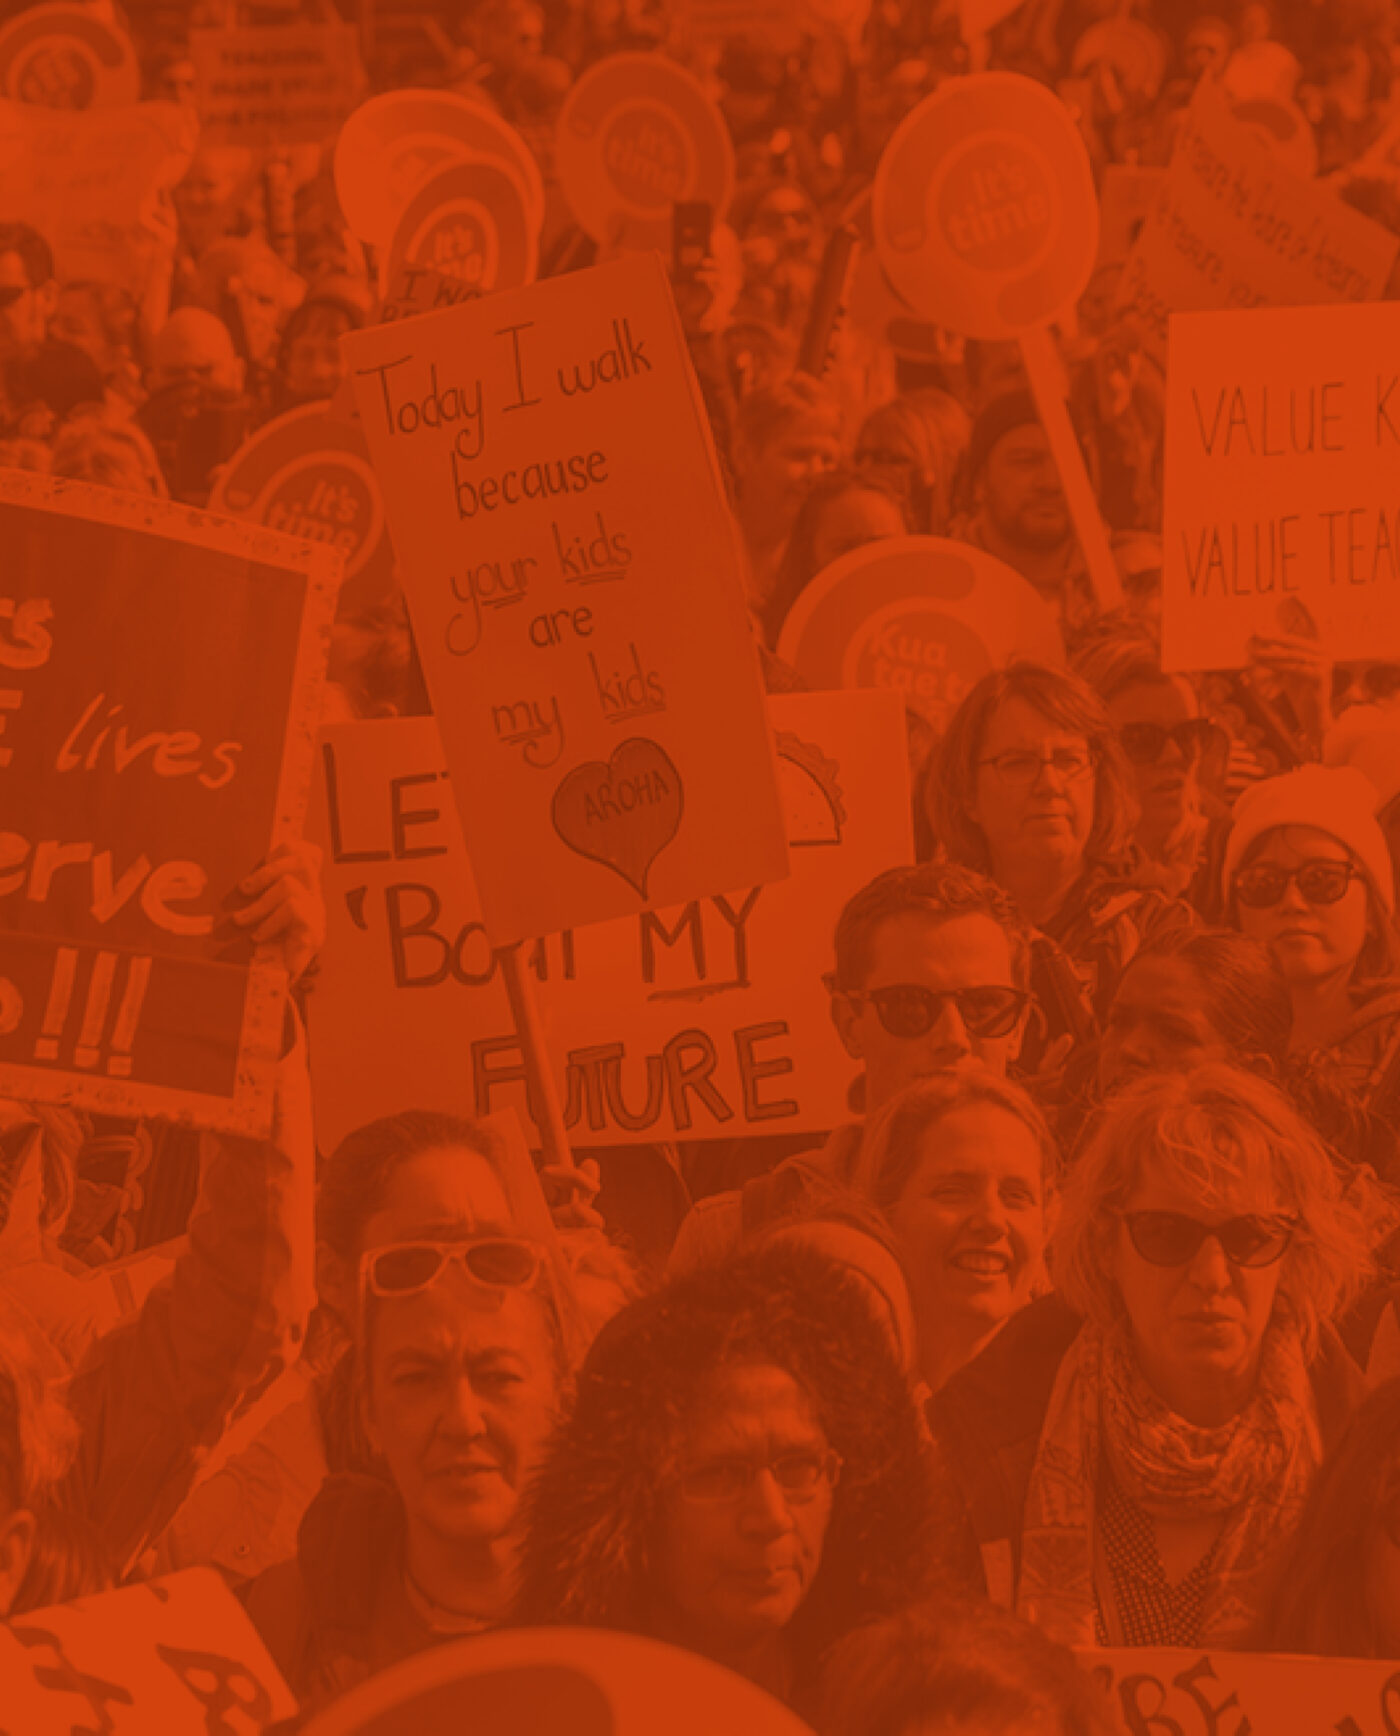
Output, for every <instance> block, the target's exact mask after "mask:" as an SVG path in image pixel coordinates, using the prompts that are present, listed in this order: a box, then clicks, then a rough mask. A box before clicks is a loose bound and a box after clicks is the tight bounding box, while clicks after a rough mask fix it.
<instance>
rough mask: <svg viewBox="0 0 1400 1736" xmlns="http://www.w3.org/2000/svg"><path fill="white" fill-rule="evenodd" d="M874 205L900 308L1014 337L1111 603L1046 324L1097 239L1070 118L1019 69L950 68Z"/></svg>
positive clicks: (1089, 187) (891, 152)
mask: <svg viewBox="0 0 1400 1736" xmlns="http://www.w3.org/2000/svg"><path fill="white" fill-rule="evenodd" d="M872 217H873V221H874V228H875V245H876V247H877V248H878V250H879V254H880V262H881V264H882V265H883V266H884V268H885V272H886V275H887V276H888V277H889V280H890V282H891V284H892V285H893V286H894V288H895V289H896V290H897V291H898V293H899V294H900V295H902V296H903V297H904V299H905V301H907V302H908V303H909V305H910V306H911V307H913V308H916V309H917V310H918V311H919V312H920V313H922V314H923V315H924V316H925V317H926V318H928V319H931V320H935V321H937V322H938V324H940V325H944V326H947V327H949V328H950V329H951V330H953V331H956V332H961V333H962V334H963V336H964V337H970V338H987V339H1002V340H1007V339H1010V340H1014V341H1017V342H1019V343H1020V345H1021V351H1022V355H1023V356H1024V358H1025V363H1026V372H1027V374H1028V375H1029V376H1030V383H1031V388H1032V390H1033V391H1034V393H1035V398H1036V404H1037V407H1038V408H1039V410H1040V419H1041V421H1042V422H1043V423H1044V425H1045V433H1046V436H1047V438H1048V439H1049V441H1050V445H1051V448H1052V450H1053V451H1054V454H1055V460H1056V463H1057V464H1058V466H1059V471H1060V480H1061V482H1062V484H1063V486H1064V490H1065V497H1066V500H1067V501H1068V504H1069V508H1070V512H1071V514H1072V515H1073V518H1074V524H1075V529H1076V531H1077V532H1078V534H1079V540H1080V542H1081V544H1082V545H1083V548H1084V554H1085V558H1086V560H1087V562H1088V566H1089V574H1090V577H1091V579H1092V581H1093V585H1094V590H1095V593H1096V594H1097V596H1098V599H1099V603H1100V606H1101V607H1104V608H1111V607H1113V606H1115V605H1117V604H1119V603H1121V602H1122V587H1121V585H1120V583H1119V580H1118V572H1117V568H1116V567H1115V566H1114V564H1113V555H1112V552H1111V551H1110V549H1109V546H1108V537H1107V535H1106V534H1105V532H1104V528H1103V521H1102V519H1101V518H1100V516H1099V509H1098V503H1097V501H1096V500H1095V498H1094V491H1093V489H1092V487H1091V486H1090V483H1089V478H1088V474H1087V472H1086V471H1085V468H1084V459H1083V455H1082V454H1081V452H1080V450H1079V445H1078V442H1077V440H1076V439H1075V436H1074V429H1073V427H1072V425H1071V423H1070V419H1069V412H1068V410H1067V409H1066V408H1065V401H1064V388H1063V381H1062V378H1061V375H1062V372H1063V370H1062V368H1061V364H1060V361H1059V357H1058V354H1057V352H1056V350H1055V347H1054V344H1053V341H1052V340H1051V337H1050V333H1049V327H1050V324H1051V322H1052V321H1053V320H1055V319H1056V318H1057V317H1058V316H1060V315H1061V314H1063V313H1064V312H1065V311H1066V310H1067V309H1069V308H1072V307H1073V305H1074V304H1075V302H1076V301H1077V300H1078V299H1079V297H1080V296H1081V295H1082V294H1083V293H1084V290H1085V288H1086V287H1087V285H1088V282H1089V279H1090V277H1091V276H1092V275H1093V270H1094V260H1095V256H1096V254H1097V251H1098V201H1097V198H1096V196H1095V193H1094V176H1093V170H1092V168H1091V167H1090V163H1089V155H1088V152H1087V150H1086V149H1085V146H1084V141H1083V139H1082V138H1081V137H1080V134H1079V129H1078V128H1077V127H1076V125H1075V123H1074V120H1073V117H1072V116H1071V115H1070V113H1069V111H1068V110H1067V109H1066V108H1065V106H1064V104H1063V103H1062V102H1061V101H1060V100H1059V98H1058V97H1056V96H1055V95H1054V94H1053V92H1051V91H1048V90H1047V89H1046V88H1045V87H1044V86H1043V85H1040V84H1037V83H1036V82H1035V80H1034V79H1031V78H1024V77H1022V76H1021V75H1020V74H1019V73H1011V72H986V73H978V74H976V75H975V76H974V77H970V78H953V79H949V80H948V81H947V83H946V84H944V85H943V86H942V87H941V88H940V89H939V90H937V91H936V92H935V93H934V94H933V95H932V96H931V97H927V98H926V99H925V100H924V101H923V102H921V103H920V104H919V106H918V107H917V108H916V109H914V110H913V111H912V113H910V114H908V115H906V116H905V118H904V120H903V121H902V122H901V123H900V126H899V128H898V130H897V131H896V132H895V135H894V137H893V138H892V139H891V140H890V142H889V144H888V145H887V146H886V148H885V152H884V155H883V156H882V157H881V159H880V165H879V168H878V169H877V170H876V174H875V193H874V201H873V206H872Z"/></svg>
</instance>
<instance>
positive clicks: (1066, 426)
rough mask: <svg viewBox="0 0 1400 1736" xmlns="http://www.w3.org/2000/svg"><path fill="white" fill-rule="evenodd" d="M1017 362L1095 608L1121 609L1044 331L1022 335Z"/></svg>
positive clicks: (1057, 363) (1055, 358) (1118, 583)
mask: <svg viewBox="0 0 1400 1736" xmlns="http://www.w3.org/2000/svg"><path fill="white" fill-rule="evenodd" d="M1020 344H1021V357H1022V359H1023V360H1024V362H1025V364H1026V373H1027V375H1028V376H1029V378H1030V385H1031V393H1032V395H1033V396H1034V398H1035V406H1036V409H1037V410H1038V411H1039V412H1040V420H1041V425H1042V426H1043V427H1044V429H1045V437H1046V439H1047V440H1049V442H1050V450H1051V452H1052V453H1053V454H1054V458H1055V466H1056V469H1058V471H1059V473H1060V485H1061V487H1063V489H1064V491H1065V500H1066V501H1067V502H1068V504H1069V513H1070V518H1071V519H1072V520H1073V521H1074V529H1075V534H1076V535H1077V536H1078V538H1079V546H1080V547H1081V548H1082V549H1083V550H1084V559H1085V562H1086V563H1087V565H1088V568H1089V582H1090V584H1092V585H1093V587H1094V596H1095V598H1096V599H1097V601H1098V605H1099V608H1100V609H1102V610H1104V611H1105V612H1107V611H1108V610H1110V609H1121V608H1122V607H1123V582H1122V580H1121V579H1120V578H1119V576H1118V565H1117V562H1116V561H1115V560H1114V558H1113V550H1112V549H1111V548H1110V547H1109V543H1108V532H1107V531H1106V530H1105V529H1104V523H1103V518H1102V516H1101V514H1100V512H1099V503H1098V501H1097V500H1096V499H1095V497H1094V488H1093V484H1092V483H1091V482H1090V481H1089V472H1088V471H1087V470H1086V469H1085V467H1084V454H1083V453H1082V452H1081V451H1080V449H1079V441H1078V438H1077V437H1076V435H1075V432H1074V424H1073V422H1071V421H1070V417H1069V409H1068V407H1067V405H1066V404H1065V400H1064V394H1063V392H1062V390H1061V379H1062V377H1063V371H1064V369H1063V363H1062V362H1061V360H1060V355H1059V351H1058V350H1057V349H1056V347H1055V340H1054V339H1053V338H1052V337H1051V335H1050V328H1049V327H1048V326H1032V327H1031V328H1029V329H1028V330H1026V331H1023V332H1022V333H1021V334H1020Z"/></svg>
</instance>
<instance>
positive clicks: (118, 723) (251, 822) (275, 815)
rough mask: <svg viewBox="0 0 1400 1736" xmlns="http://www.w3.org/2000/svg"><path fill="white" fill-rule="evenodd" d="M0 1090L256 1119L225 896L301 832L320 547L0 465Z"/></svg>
mask: <svg viewBox="0 0 1400 1736" xmlns="http://www.w3.org/2000/svg"><path fill="white" fill-rule="evenodd" d="M0 544H3V546H4V548H5V551H6V570H5V577H4V581H3V584H2V585H0V593H2V594H0V682H2V683H3V685H2V686H0V720H2V721H3V724H4V733H3V737H0V816H3V818H0V825H3V827H4V830H3V831H0V1096H7V1097H18V1098H21V1099H29V1098H32V1099H35V1100H37V1101H39V1102H66V1103H72V1104H75V1105H77V1106H79V1107H85V1108H90V1109H95V1110H99V1111H103V1112H106V1113H109V1114H115V1115H152V1114H157V1115H164V1116H169V1117H172V1118H176V1119H180V1120H186V1121H190V1122H195V1123H199V1124H203V1125H207V1126H211V1127H224V1128H228V1129H230V1130H232V1131H234V1132H244V1133H249V1134H252V1135H260V1134H262V1133H264V1132H265V1131H266V1129H267V1127H268V1125H269V1123H270V1116H271V1093H272V1071H273V1066H274V1063H275V1059H276V1056H277V1054H278V1053H279V1045H280V1042H281V1036H282V1011H283V988H284V980H283V974H282V972H281V970H280V969H279V968H278V967H277V966H276V965H274V964H273V963H272V962H271V961H270V959H268V958H266V957H264V956H262V955H257V956H255V955H254V953H253V950H252V947H251V944H250V943H249V942H248V941H247V938H246V936H244V935H243V933H242V931H240V930H237V929H234V928H232V927H231V926H229V925H228V924H227V922H226V917H227V913H228V912H229V910H230V909H231V908H232V907H233V905H234V904H235V903H236V902H238V894H237V888H238V884H239V882H240V881H241V880H242V878H243V877H244V876H245V875H246V874H247V873H248V872H249V871H250V870H251V869H252V868H253V867H255V866H256V865H257V864H258V863H259V862H261V861H262V860H263V858H264V857H265V856H266V855H267V854H268V852H269V851H270V850H271V849H272V848H274V847H275V846H277V845H278V844H281V843H283V842H288V841H290V840H292V839H293V838H295V837H297V836H298V835H299V830H300V820H301V816H302V809H303V806H304V802H305V798H306V794H307V790H308V785H309V781H310V774H311V764H312V746H313V743H312V730H313V725H314V722H315V719H316V717H317V715H318V711H319V706H320V699H321V686H322V679H323V666H324V657H325V648H324V633H325V628H326V625H327V623H328V621H329V616H330V611H331V607H332V603H333V598H334V594H335V586H336V583H337V581H338V578H339V566H340V559H339V556H338V555H336V554H335V553H333V552H332V551H331V550H330V549H327V548H324V547H321V546H316V545H311V544H308V543H302V542H294V541H292V540H290V539H288V538H284V537H277V536H274V535H272V534H271V533H269V532H267V531H263V530H260V529H258V528H256V527H254V526H248V525H240V524H238V523H236V522H235V521H233V520H229V519H215V518H210V517H206V516H205V515H204V514H201V513H194V512H191V511H190V510H189V509H187V508H183V507H177V506H173V505H169V504H167V503H165V502H161V501H155V500H150V499H146V498H144V497H139V496H135V495H126V494H117V493H114V492H112V491H110V490H108V489H103V488H90V487H88V486H87V485H86V484H82V483H72V482H56V481H53V480H50V479H49V478H46V477H39V476H35V475H31V474H29V473H27V472H22V471H8V472H3V473H0Z"/></svg>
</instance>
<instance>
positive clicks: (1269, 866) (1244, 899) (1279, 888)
mask: <svg viewBox="0 0 1400 1736" xmlns="http://www.w3.org/2000/svg"><path fill="white" fill-rule="evenodd" d="M1357 877H1358V876H1357V870H1356V869H1355V868H1354V867H1353V866H1352V865H1351V863H1350V862H1326V861H1314V862H1304V863H1302V864H1300V866H1298V867H1297V868H1284V867H1281V866H1279V865H1278V864H1277V863H1274V862H1261V863H1259V864H1258V866H1257V867H1254V868H1241V869H1240V871H1239V873H1238V874H1236V876H1235V897H1236V898H1238V899H1239V901H1240V903H1241V904H1242V905H1244V907H1245V909H1246V910H1268V909H1270V908H1272V906H1273V905H1275V904H1278V903H1280V902H1281V901H1282V899H1283V895H1284V893H1285V892H1287V890H1288V888H1289V886H1290V885H1291V884H1292V883H1293V882H1294V881H1295V880H1296V881H1297V883H1298V890H1299V891H1300V892H1301V893H1302V895H1303V897H1304V898H1305V899H1306V900H1307V902H1308V903H1309V904H1336V903H1338V902H1339V901H1340V900H1341V899H1343V898H1345V897H1346V893H1347V887H1348V886H1350V885H1351V883H1352V881H1353V880H1355V879H1356V878H1357Z"/></svg>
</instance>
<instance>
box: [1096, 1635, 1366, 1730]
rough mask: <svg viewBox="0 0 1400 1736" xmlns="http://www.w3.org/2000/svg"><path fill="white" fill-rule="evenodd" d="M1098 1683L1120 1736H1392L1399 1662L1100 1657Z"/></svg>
mask: <svg viewBox="0 0 1400 1736" xmlns="http://www.w3.org/2000/svg"><path fill="white" fill-rule="evenodd" d="M1078 1656H1079V1661H1080V1663H1081V1664H1083V1666H1084V1667H1085V1669H1087V1670H1088V1671H1090V1672H1091V1674H1092V1675H1093V1676H1094V1677H1095V1678H1096V1679H1097V1681H1098V1683H1099V1685H1100V1687H1101V1688H1102V1689H1103V1691H1104V1694H1105V1696H1106V1698H1107V1701H1108V1706H1109V1711H1110V1716H1111V1718H1112V1720H1113V1725H1114V1728H1115V1729H1117V1730H1120V1731H1122V1732H1123V1736H1249V1732H1250V1731H1251V1730H1256V1731H1258V1732H1259V1733H1260V1736H1274V1733H1275V1732H1277V1733H1278V1736H1283V1733H1284V1732H1287V1736H1390V1733H1391V1732H1392V1731H1394V1730H1397V1729H1400V1663H1390V1662H1385V1661H1370V1660H1360V1659H1350V1658H1304V1657H1272V1656H1269V1655H1267V1654H1263V1653H1257V1652H1227V1651H1212V1652H1202V1651H1188V1650H1185V1649H1180V1650H1177V1649H1174V1648H1170V1647H1164V1646H1139V1647H1134V1648H1132V1649H1119V1650H1098V1649H1096V1648H1090V1647H1085V1648H1084V1649H1082V1650H1081V1651H1080V1652H1079V1654H1078Z"/></svg>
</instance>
